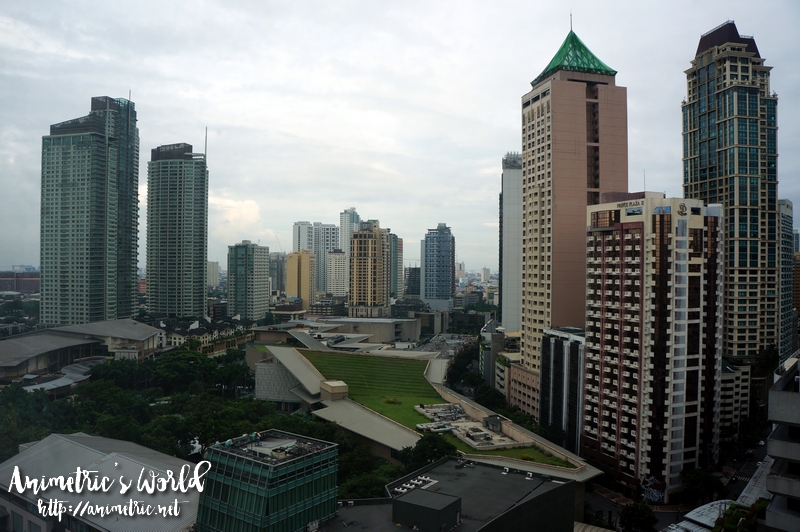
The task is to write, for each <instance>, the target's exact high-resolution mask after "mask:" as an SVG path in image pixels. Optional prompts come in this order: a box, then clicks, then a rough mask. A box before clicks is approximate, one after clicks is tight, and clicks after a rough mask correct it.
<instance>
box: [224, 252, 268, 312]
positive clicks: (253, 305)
mask: <svg viewBox="0 0 800 532" xmlns="http://www.w3.org/2000/svg"><path fill="white" fill-rule="evenodd" d="M269 302H270V280H269V248H268V247H267V246H259V245H257V244H253V243H252V242H250V241H249V240H242V242H241V243H240V244H234V245H233V246H228V316H237V315H239V316H241V317H243V318H247V319H249V320H261V319H264V316H266V315H267V312H268V311H269Z"/></svg>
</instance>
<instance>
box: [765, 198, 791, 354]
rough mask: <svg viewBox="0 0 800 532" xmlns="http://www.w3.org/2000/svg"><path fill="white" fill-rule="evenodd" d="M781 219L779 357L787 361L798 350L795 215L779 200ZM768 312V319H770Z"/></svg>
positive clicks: (786, 202) (789, 206)
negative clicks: (795, 295) (794, 292)
mask: <svg viewBox="0 0 800 532" xmlns="http://www.w3.org/2000/svg"><path fill="white" fill-rule="evenodd" d="M778 215H779V218H780V272H781V274H780V280H781V284H780V294H781V297H780V325H781V328H780V335H781V336H780V340H779V342H778V355H779V356H780V360H781V361H783V360H786V359H787V358H789V357H790V356H791V355H792V353H794V352H795V351H796V350H797V317H796V311H795V310H794V309H795V306H794V301H793V291H794V234H793V229H792V224H793V222H794V215H793V210H792V202H791V201H789V200H787V199H782V200H778ZM769 317H770V315H769V311H767V318H769Z"/></svg>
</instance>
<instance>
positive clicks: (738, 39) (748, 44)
mask: <svg viewBox="0 0 800 532" xmlns="http://www.w3.org/2000/svg"><path fill="white" fill-rule="evenodd" d="M729 42H730V43H738V44H744V45H745V50H746V51H748V52H752V53H754V54H755V56H756V57H759V58H760V57H761V55H759V53H758V46H756V40H755V39H754V38H753V37H751V36H750V35H740V34H739V30H738V29H736V23H735V22H734V21H732V20H729V21H727V22H725V23H723V24H720V25H719V26H717V27H716V28H714V29H713V30H711V31H709V32H707V33H705V34H703V36H702V37H700V43H699V44H698V45H697V52H696V53H695V56H698V55H700V54H702V53H703V52H706V51H707V50H709V49H710V48H713V47H715V46H721V45H723V44H725V43H729Z"/></svg>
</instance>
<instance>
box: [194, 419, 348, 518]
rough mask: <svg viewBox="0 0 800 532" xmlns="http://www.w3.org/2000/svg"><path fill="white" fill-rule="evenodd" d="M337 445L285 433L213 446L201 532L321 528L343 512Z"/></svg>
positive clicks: (200, 514)
mask: <svg viewBox="0 0 800 532" xmlns="http://www.w3.org/2000/svg"><path fill="white" fill-rule="evenodd" d="M337 454H338V451H337V446H336V444H334V443H328V442H325V441H322V440H314V439H312V438H306V437H304V436H298V435H296V434H291V433H289V432H283V431H279V430H274V429H271V430H266V431H261V432H254V433H252V434H249V435H244V436H240V437H238V438H233V439H230V440H226V441H225V442H224V443H217V444H215V445H212V446H210V447H209V448H208V450H207V451H206V454H205V457H204V458H205V459H206V460H208V461H209V462H210V463H211V468H210V469H209V471H208V476H207V477H206V478H207V480H206V486H205V488H204V489H203V493H202V494H201V495H200V501H199V507H198V510H197V523H196V525H195V529H196V530H197V532H224V531H228V530H248V531H255V530H264V531H270V532H272V531H274V532H295V531H299V530H318V529H319V524H321V523H323V522H325V521H327V520H329V519H331V518H332V517H334V516H335V515H336V513H337V508H338V507H337V504H336V502H337V501H336V497H337V493H338V487H337V472H338V457H337Z"/></svg>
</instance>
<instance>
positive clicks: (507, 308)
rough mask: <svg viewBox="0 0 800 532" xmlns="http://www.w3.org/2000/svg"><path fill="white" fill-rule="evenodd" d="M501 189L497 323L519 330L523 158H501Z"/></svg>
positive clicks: (518, 156) (507, 328)
mask: <svg viewBox="0 0 800 532" xmlns="http://www.w3.org/2000/svg"><path fill="white" fill-rule="evenodd" d="M501 183H502V184H501V187H502V188H501V189H500V286H499V290H500V323H502V324H503V327H504V328H505V330H506V332H517V331H519V329H520V313H521V307H522V155H520V154H519V153H507V154H506V156H505V157H503V175H502V181H501Z"/></svg>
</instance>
